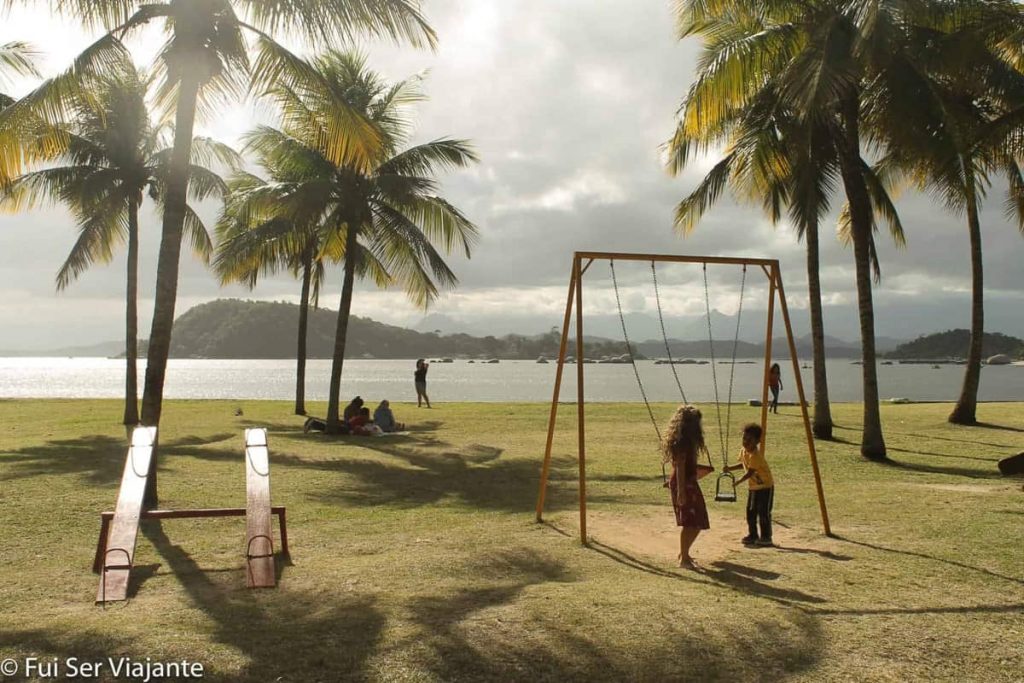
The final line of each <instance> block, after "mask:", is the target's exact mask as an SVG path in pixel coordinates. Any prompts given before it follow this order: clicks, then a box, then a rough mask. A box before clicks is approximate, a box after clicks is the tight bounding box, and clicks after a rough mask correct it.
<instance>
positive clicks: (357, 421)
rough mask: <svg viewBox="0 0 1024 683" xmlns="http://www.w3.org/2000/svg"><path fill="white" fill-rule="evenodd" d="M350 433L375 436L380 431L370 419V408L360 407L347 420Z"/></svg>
mask: <svg viewBox="0 0 1024 683" xmlns="http://www.w3.org/2000/svg"><path fill="white" fill-rule="evenodd" d="M348 428H349V431H350V433H352V434H355V435H356V436H376V435H377V434H380V433H381V430H380V427H378V426H377V425H375V424H373V422H372V421H371V420H370V409H369V408H360V409H359V412H358V413H357V414H356V415H355V416H354V417H353V418H352V419H351V420H349V421H348Z"/></svg>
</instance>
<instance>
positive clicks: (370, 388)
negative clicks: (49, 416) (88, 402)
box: [0, 358, 1024, 402]
mask: <svg viewBox="0 0 1024 683" xmlns="http://www.w3.org/2000/svg"><path fill="white" fill-rule="evenodd" d="M748 360H749V359H748ZM761 362H762V361H761V360H755V361H753V362H747V363H737V364H736V365H735V366H731V365H729V364H722V363H717V364H715V365H714V371H715V372H714V374H715V375H717V386H718V395H719V398H720V400H722V401H725V400H726V399H727V398H728V397H729V385H730V374H731V375H732V378H731V379H732V393H731V396H732V400H733V401H734V402H746V401H747V400H749V399H751V398H760V396H761V381H762V376H763V375H762V372H763V371H762V366H761ZM414 363H415V361H413V360H356V359H352V360H347V361H345V368H344V374H343V377H342V390H341V394H342V397H351V396H354V395H356V394H359V395H361V396H363V397H365V398H367V399H368V400H371V401H372V400H379V399H382V398H387V399H390V400H393V401H410V400H415V398H416V393H415V390H414V389H413V377H412V373H413V369H414ZM781 365H782V368H783V370H782V372H783V375H782V379H783V385H784V389H783V391H782V395H781V397H780V400H782V401H794V400H796V396H797V394H796V383H795V382H794V381H793V368H792V365H791V363H790V362H789V361H784V362H781ZM805 366H806V367H805V368H804V369H802V370H801V372H802V376H803V382H804V387H805V390H806V393H807V397H808V400H810V398H811V396H812V390H813V376H812V373H811V369H810V365H809V364H806V363H805ZM583 367H584V369H585V373H586V374H585V378H584V387H585V393H586V399H587V400H588V401H600V402H604V401H639V400H641V399H640V391H639V388H638V386H637V381H636V377H635V375H634V373H633V369H632V367H631V366H630V365H628V364H621V365H620V364H598V363H592V364H586V365H584V366H583ZM555 369H556V365H555V363H553V362H552V363H548V364H539V363H536V362H534V361H501V362H500V363H494V364H486V363H480V362H476V363H470V362H467V361H463V360H457V361H455V362H453V363H433V364H432V365H431V368H430V373H429V375H428V376H427V388H428V394H429V395H430V398H431V400H432V401H442V402H443V401H516V402H530V401H541V402H545V401H550V400H551V395H552V389H553V387H554V379H555ZM637 369H638V371H639V373H640V377H641V380H642V382H643V384H644V388H645V389H646V391H647V397H648V399H649V400H651V401H678V400H680V398H681V397H680V392H679V388H678V387H677V385H676V382H675V379H674V377H673V375H672V366H669V365H656V364H655V363H654V362H653V361H639V362H638V363H637ZM675 369H676V372H677V373H678V374H679V379H680V383H681V384H682V387H683V391H684V392H685V394H686V397H687V399H689V400H690V401H694V402H704V401H712V400H714V399H715V378H714V377H713V375H712V365H711V364H705V365H676V366H675ZM963 371H964V368H963V366H959V365H941V366H939V367H937V368H933V367H932V366H931V365H927V364H924V365H899V364H893V365H880V366H879V367H878V376H879V384H880V390H881V393H880V396H881V398H882V399H883V400H886V399H889V398H895V397H900V398H908V399H911V400H915V401H955V400H956V398H957V396H958V395H959V391H960V384H961V382H962V380H963ZM330 372H331V362H330V361H329V360H311V361H309V362H308V363H307V365H306V399H307V400H308V401H318V400H326V399H327V390H328V382H329V380H330ZM828 372H829V378H828V379H829V394H830V396H831V398H832V400H833V401H859V400H861V366H859V365H855V364H853V363H851V362H850V361H848V360H830V361H829V362H828ZM144 374H145V362H144V361H140V362H139V383H140V391H141V384H142V379H143V377H144ZM294 393H295V361H293V360H212V359H201V360H194V359H172V360H171V361H170V362H169V363H168V368H167V380H166V386H165V392H164V396H165V397H166V398H196V399H234V400H252V399H280V400H289V399H292V398H294ZM123 395H124V361H123V360H119V359H112V358H0V398H120V397H122V396H123ZM979 398H980V400H984V401H1024V365H1009V366H984V367H982V370H981V388H980V391H979ZM575 399H576V366H575V365H567V366H566V369H565V372H564V376H563V381H562V390H561V400H562V401H567V402H572V401H575Z"/></svg>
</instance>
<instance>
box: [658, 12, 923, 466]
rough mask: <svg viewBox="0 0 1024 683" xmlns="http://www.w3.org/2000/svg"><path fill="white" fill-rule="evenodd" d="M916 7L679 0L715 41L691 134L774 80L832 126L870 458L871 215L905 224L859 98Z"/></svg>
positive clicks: (873, 431) (807, 120) (704, 61)
mask: <svg viewBox="0 0 1024 683" xmlns="http://www.w3.org/2000/svg"><path fill="white" fill-rule="evenodd" d="M912 8H913V4H912V3H903V2H895V0H894V1H892V2H884V1H881V2H880V1H878V0H852V1H845V0H822V1H821V2H812V3H808V2H803V1H802V0H770V1H768V2H760V3H750V2H745V1H743V0H677V10H678V15H679V23H680V28H681V33H682V35H683V36H689V35H695V36H701V37H703V38H704V39H705V41H706V45H707V46H708V47H709V49H707V50H706V52H705V54H704V55H703V56H702V58H701V62H700V71H699V73H698V77H697V80H696V82H695V83H694V84H693V86H692V87H691V89H690V91H689V94H688V95H687V107H686V110H685V112H684V117H683V120H682V125H683V126H684V127H685V129H686V130H687V132H689V133H690V134H692V135H696V134H697V133H696V132H697V131H699V130H700V129H701V128H709V129H712V130H723V131H727V130H728V128H729V126H730V125H731V124H730V112H731V111H733V110H734V109H737V108H740V109H741V108H743V107H744V106H746V104H747V103H748V102H750V101H751V100H752V99H754V98H756V97H757V95H758V93H759V92H760V91H761V90H762V89H763V88H765V87H769V86H770V87H774V88H777V89H778V91H779V93H780V96H781V99H782V101H784V102H786V103H788V104H789V105H790V106H791V107H792V108H793V111H794V112H795V113H796V117H797V120H798V121H800V122H802V123H803V124H805V125H813V126H815V127H820V129H821V130H823V131H828V132H829V135H830V143H829V144H830V145H831V146H832V147H834V149H835V155H836V157H835V159H836V168H837V170H838V180H839V181H841V182H842V186H843V190H844V193H845V195H846V201H847V210H846V214H847V216H848V227H849V237H850V241H851V242H852V244H853V252H854V265H855V269H856V285H857V299H858V310H859V317H860V328H861V348H862V355H863V393H864V428H863V432H862V435H861V454H862V455H864V456H865V457H867V458H870V459H884V458H885V456H886V449H885V440H884V438H883V435H882V425H881V416H880V411H879V403H878V375H877V369H876V367H875V359H876V353H875V332H874V306H873V302H872V291H871V290H872V287H871V285H872V271H873V270H874V273H875V275H876V276H877V274H878V262H877V258H876V257H875V250H874V241H873V234H874V231H875V229H876V227H877V224H876V221H875V217H876V215H879V216H881V217H882V218H883V219H885V221H886V222H887V223H888V225H889V228H890V231H891V232H892V233H893V236H894V237H895V238H896V239H897V243H898V244H899V243H900V240H901V239H902V229H901V226H900V225H899V221H898V216H897V214H896V212H895V210H894V208H893V206H892V203H891V202H890V201H889V198H888V195H887V194H886V192H885V188H884V186H883V185H882V183H881V182H880V180H879V178H877V177H875V176H873V174H872V173H871V169H870V167H869V165H868V164H867V163H866V162H865V161H864V159H863V157H862V155H861V149H862V146H863V145H865V144H867V143H868V142H870V138H868V137H866V136H865V135H863V134H862V132H861V126H862V123H863V122H862V104H863V103H864V100H865V97H866V95H867V94H869V93H872V94H873V92H872V90H871V89H872V88H877V87H881V86H882V85H885V82H884V80H880V79H879V75H880V74H881V73H884V71H885V69H886V68H887V66H888V64H889V62H890V61H891V59H892V55H893V53H894V50H896V49H898V48H899V46H900V43H899V41H898V38H899V36H900V35H901V34H902V31H903V28H904V26H905V25H906V24H907V23H908V22H910V21H912V20H913V19H914V17H913V16H910V15H908V14H907V13H908V12H909V11H910V9H912ZM723 17H725V18H726V19H723ZM733 17H736V18H737V19H736V20H732V18H733ZM887 94H888V95H889V96H892V97H898V96H900V93H899V91H892V92H889V93H887Z"/></svg>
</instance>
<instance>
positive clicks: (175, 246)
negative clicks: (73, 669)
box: [0, 0, 436, 507]
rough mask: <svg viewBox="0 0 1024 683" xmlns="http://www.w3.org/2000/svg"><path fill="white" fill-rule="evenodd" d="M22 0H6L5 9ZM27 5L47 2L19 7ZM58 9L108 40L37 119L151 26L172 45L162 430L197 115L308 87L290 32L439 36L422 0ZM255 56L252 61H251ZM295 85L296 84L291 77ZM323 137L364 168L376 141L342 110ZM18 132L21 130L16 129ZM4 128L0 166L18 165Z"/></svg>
mask: <svg viewBox="0 0 1024 683" xmlns="http://www.w3.org/2000/svg"><path fill="white" fill-rule="evenodd" d="M18 2H19V0H3V3H4V5H11V4H16V3H18ZM20 2H21V3H22V4H45V5H47V6H51V5H52V4H53V3H51V2H45V3H42V2H40V0H20ZM56 8H57V9H58V10H59V11H62V12H67V13H69V14H73V15H74V16H76V17H78V18H80V19H81V20H82V21H83V23H84V24H86V25H87V26H103V27H105V28H106V29H107V33H106V34H105V35H104V36H103V37H101V38H100V39H99V40H98V41H96V43H94V44H93V45H91V46H90V47H89V48H88V49H87V50H86V51H85V52H83V53H82V54H81V55H79V57H78V58H77V59H76V65H75V68H73V69H71V70H69V71H68V72H66V73H65V74H62V76H61V77H60V78H58V79H55V81H54V82H53V83H51V84H48V87H45V88H41V89H39V91H38V93H37V94H36V97H35V98H34V99H33V100H31V101H30V103H29V105H26V107H25V109H26V110H31V111H32V113H33V114H35V115H44V116H46V117H47V118H46V120H48V121H49V120H50V118H49V116H50V115H51V114H52V113H53V112H55V111H58V110H60V109H61V108H62V105H63V103H64V102H65V101H66V98H67V93H68V92H72V91H74V90H75V89H76V87H77V86H76V80H77V78H78V76H79V75H80V74H81V73H87V72H90V71H92V70H97V69H99V70H101V69H103V68H104V64H105V62H106V60H107V59H108V58H109V55H110V54H111V52H113V51H117V50H119V49H120V47H119V43H118V44H117V45H115V43H117V38H119V37H122V36H124V35H126V34H128V33H131V32H132V31H135V30H137V29H140V28H142V27H144V26H147V25H149V24H151V23H160V24H162V26H163V27H164V31H165V33H166V35H167V39H166V41H165V43H164V45H163V48H162V49H161V52H160V55H159V59H158V61H157V67H158V70H159V71H160V72H161V75H162V83H161V86H160V89H159V95H158V97H157V102H158V103H159V104H160V105H161V107H162V109H163V110H164V111H165V112H166V115H167V118H168V119H172V120H173V123H174V140H173V144H172V148H171V154H170V166H169V169H168V177H167V185H166V194H165V199H164V207H163V208H164V212H163V225H162V230H161V239H160V250H159V255H158V260H157V275H156V296H155V300H154V306H153V323H152V327H151V328H150V334H149V350H148V355H147V363H146V379H145V388H144V391H143V397H142V416H141V418H142V423H143V424H146V425H159V423H160V415H161V411H162V408H163V388H164V379H165V376H166V374H167V358H168V355H169V352H170V346H171V328H172V326H173V324H174V308H175V303H176V300H177V294H178V264H179V260H180V256H181V240H182V236H183V230H184V224H185V221H186V216H187V209H186V204H187V187H188V182H189V179H188V167H189V163H190V159H191V155H192V136H193V130H194V127H195V121H196V115H197V113H206V114H209V113H210V112H211V111H213V108H214V107H216V105H217V104H219V103H221V102H223V101H225V100H226V99H230V98H233V97H235V96H236V95H238V94H240V93H241V92H243V91H245V90H246V89H249V90H252V91H262V90H264V89H265V88H266V87H267V86H268V85H269V84H277V85H282V86H291V87H294V88H296V89H299V90H302V89H303V88H304V87H305V86H306V85H308V84H307V82H306V80H305V76H306V74H304V73H302V72H301V70H297V69H295V68H289V67H290V66H291V67H294V66H295V64H296V63H297V62H298V60H297V59H296V58H295V57H294V55H292V54H291V53H290V52H289V51H288V50H287V49H285V48H284V47H283V46H282V45H281V44H280V43H278V42H277V41H276V40H275V39H274V35H275V34H279V35H283V34H288V35H291V36H294V37H295V38H297V39H299V40H301V41H302V42H304V43H305V44H309V45H312V46H318V45H331V44H335V43H337V42H339V41H349V40H351V39H352V38H354V37H355V36H357V35H359V34H370V35H375V36H388V37H391V38H393V39H395V40H396V41H397V40H407V41H409V42H410V43H412V44H413V45H422V44H426V45H429V46H431V47H433V46H434V45H435V43H436V37H435V34H434V31H433V29H431V28H430V26H429V25H428V24H427V22H426V20H425V19H424V18H423V16H422V15H421V13H420V11H419V1H418V0H288V1H287V2H270V1H267V0H163V1H160V0H61V2H59V3H56ZM253 53H255V59H251V57H252V56H253ZM288 78H291V80H286V79H288ZM332 116H333V118H331V120H330V121H329V122H328V126H327V128H326V130H325V131H324V142H325V150H326V153H327V154H328V156H329V157H330V158H331V159H333V160H334V161H336V162H339V163H340V162H342V161H353V162H358V163H361V164H363V165H365V164H366V163H367V162H368V159H369V157H370V155H371V154H373V153H376V152H377V150H378V146H379V140H378V139H377V137H376V136H375V135H374V132H373V130H372V128H371V127H370V126H368V125H366V123H365V121H363V120H362V119H361V118H359V117H358V116H356V115H354V114H353V112H352V111H351V110H349V109H345V108H343V107H339V108H337V109H336V110H335V111H334V112H333V113H332ZM9 125H10V128H12V129H17V127H18V126H17V125H16V124H9ZM3 131H4V122H3V121H0V169H2V168H3V167H5V166H17V163H18V160H17V159H12V156H13V152H12V151H11V149H12V148H13V147H15V146H16V143H15V144H12V143H11V139H10V137H9V136H5V135H4V133H3ZM156 469H157V458H153V460H152V463H151V465H150V478H149V486H148V487H147V492H146V497H145V504H146V505H147V507H152V506H155V505H156V504H157V492H156V486H155V483H154V482H155V479H156V477H155V473H156Z"/></svg>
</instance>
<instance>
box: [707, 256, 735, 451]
mask: <svg viewBox="0 0 1024 683" xmlns="http://www.w3.org/2000/svg"><path fill="white" fill-rule="evenodd" d="M704 309H705V311H706V312H707V322H708V348H709V349H710V351H711V381H712V382H713V384H714V387H715V414H716V416H717V418H718V441H719V444H720V445H721V447H722V459H723V460H724V461H725V462H726V464H728V462H729V461H728V457H729V456H728V454H727V453H726V451H725V431H724V430H723V429H722V406H721V402H720V401H719V398H718V371H717V370H716V369H715V339H714V336H713V334H712V332H711V294H710V293H709V292H708V264H706V263H705V264H704Z"/></svg>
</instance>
